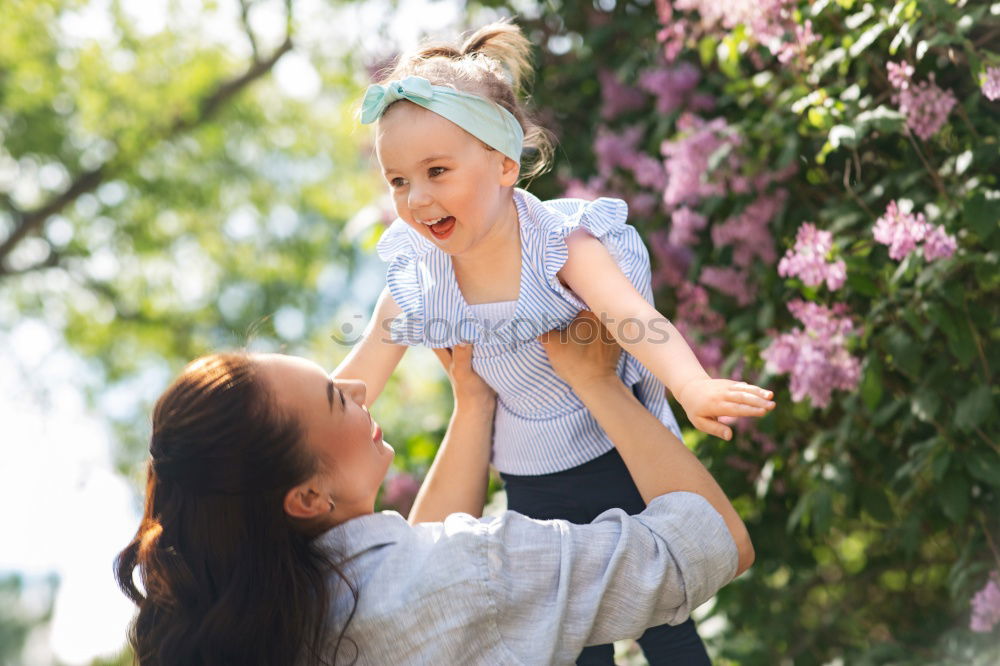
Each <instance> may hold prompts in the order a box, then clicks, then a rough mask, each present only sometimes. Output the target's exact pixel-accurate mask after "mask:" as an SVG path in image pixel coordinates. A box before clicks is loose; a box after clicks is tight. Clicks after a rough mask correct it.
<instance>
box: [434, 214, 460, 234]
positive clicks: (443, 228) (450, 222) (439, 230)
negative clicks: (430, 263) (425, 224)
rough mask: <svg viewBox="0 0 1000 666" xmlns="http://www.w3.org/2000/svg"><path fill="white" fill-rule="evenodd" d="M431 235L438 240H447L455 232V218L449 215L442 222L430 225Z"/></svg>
mask: <svg viewBox="0 0 1000 666" xmlns="http://www.w3.org/2000/svg"><path fill="white" fill-rule="evenodd" d="M430 229H431V234H433V235H434V238H437V239H438V240H445V239H446V238H448V237H449V236H451V232H453V231H454V230H455V218H454V217H452V216H451V215H449V216H448V217H446V218H444V219H443V220H441V221H440V222H438V223H436V224H432V225H430Z"/></svg>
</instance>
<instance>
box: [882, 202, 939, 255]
mask: <svg viewBox="0 0 1000 666" xmlns="http://www.w3.org/2000/svg"><path fill="white" fill-rule="evenodd" d="M930 230H931V227H930V225H929V224H928V223H927V220H926V219H924V214H923V213H917V214H916V215H913V214H911V213H903V212H901V211H900V210H899V206H898V205H897V204H896V202H895V201H890V202H889V205H888V206H887V207H886V209H885V214H883V215H882V217H880V218H878V220H876V221H875V226H874V227H873V228H872V233H873V234H874V236H875V240H876V241H878V242H879V243H881V244H883V245H888V246H889V257H890V258H891V259H895V260H897V261H899V260H901V259H903V258H904V257H906V255H908V254H909V253H910V252H913V250H915V249H916V247H917V244H918V243H920V242H921V241H923V240H924V238H925V237H926V236H927V233H928V232H929V231H930Z"/></svg>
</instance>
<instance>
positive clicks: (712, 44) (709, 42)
mask: <svg viewBox="0 0 1000 666" xmlns="http://www.w3.org/2000/svg"><path fill="white" fill-rule="evenodd" d="M717 45H718V40H716V39H715V38H714V37H702V38H701V39H700V40H698V57H699V58H700V59H701V65H702V67H708V66H709V65H711V64H712V60H714V59H715V48H716V46H717Z"/></svg>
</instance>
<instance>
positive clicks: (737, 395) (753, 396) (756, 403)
mask: <svg viewBox="0 0 1000 666" xmlns="http://www.w3.org/2000/svg"><path fill="white" fill-rule="evenodd" d="M723 399H724V400H725V401H726V402H736V403H741V404H744V405H751V406H753V407H762V408H764V409H766V410H771V409H774V401H773V400H767V399H765V398H762V397H761V396H760V395H759V394H757V393H750V392H747V391H740V390H732V389H731V390H729V391H726V394H725V396H724V398H723Z"/></svg>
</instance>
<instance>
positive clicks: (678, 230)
mask: <svg viewBox="0 0 1000 666" xmlns="http://www.w3.org/2000/svg"><path fill="white" fill-rule="evenodd" d="M706 224H708V220H706V219H705V216H704V215H702V214H700V213H696V212H695V211H693V210H691V209H690V208H688V207H686V206H685V207H684V208H678V209H677V210H675V211H674V212H673V214H672V215H671V216H670V236H669V237H668V240H669V242H670V243H672V244H674V245H695V244H696V243H697V242H698V236H697V234H698V231H700V230H701V229H704V228H705V225H706Z"/></svg>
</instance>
